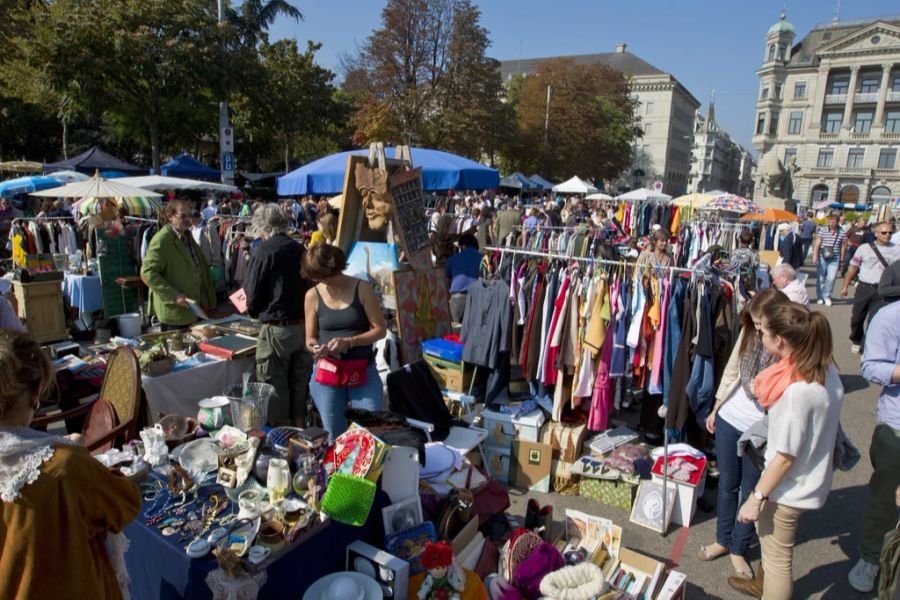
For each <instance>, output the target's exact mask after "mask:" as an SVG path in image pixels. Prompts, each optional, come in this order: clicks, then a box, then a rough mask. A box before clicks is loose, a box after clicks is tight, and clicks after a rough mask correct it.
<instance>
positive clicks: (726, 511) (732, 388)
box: [697, 288, 790, 579]
mask: <svg viewBox="0 0 900 600" xmlns="http://www.w3.org/2000/svg"><path fill="white" fill-rule="evenodd" d="M786 303H790V300H789V299H788V297H787V296H786V295H785V294H784V293H783V292H781V291H779V290H777V289H775V288H766V289H763V290H760V291H759V292H758V293H757V294H756V295H755V296H753V298H752V299H751V300H750V302H748V303H747V305H746V307H745V308H744V310H743V312H742V313H741V325H742V328H741V333H740V335H739V336H738V340H737V343H736V344H735V346H734V350H733V351H732V353H731V357H730V358H729V359H728V364H727V365H726V366H725V371H724V373H723V374H722V381H721V383H720V384H719V389H718V390H717V392H716V404H715V406H714V407H713V410H712V411H711V412H710V414H709V417H708V418H707V419H706V428H707V430H709V432H710V433H714V434H715V436H716V437H715V441H716V464H717V466H718V469H719V485H718V492H717V502H716V541H715V543H713V544H709V545H707V546H703V547H701V548H700V551H699V552H698V554H697V555H698V557H699V558H700V560H703V561H709V560H713V559H715V558H718V557H720V556H724V555H725V554H730V555H731V564H732V566H733V567H734V571H735V573H736V574H737V575H738V576H741V577H746V578H747V579H752V578H753V571H752V569H751V568H750V563H749V562H748V561H747V551H748V550H749V547H750V543H751V542H752V541H753V524H752V523H738V522H736V520H735V518H736V517H737V512H738V508H740V506H741V504H742V503H743V502H744V501H746V500H747V498H748V497H749V496H750V492H752V491H753V488H754V486H756V482H757V480H758V479H759V469H758V468H757V466H756V464H755V462H754V461H753V459H752V458H751V457H750V456H748V455H744V456H738V453H737V444H738V440H739V439H740V437H741V435H742V434H743V433H744V432H745V431H747V430H748V429H749V428H750V427H751V426H752V425H753V424H754V423H756V422H758V421H759V420H760V419H762V418H763V416H764V415H765V413H764V411H763V409H762V407H761V406H760V405H759V404H758V402H757V398H756V395H755V394H754V391H753V380H754V379H755V378H756V376H757V375H758V374H759V372H760V371H762V370H763V369H765V368H766V367H768V366H769V365H771V364H772V363H773V362H774V361H775V357H774V356H772V355H771V354H769V352H768V351H767V350H766V348H765V346H763V344H762V340H761V338H760V335H759V331H760V327H761V325H762V315H763V310H764V309H766V308H767V307H768V306H770V305H775V304H786Z"/></svg>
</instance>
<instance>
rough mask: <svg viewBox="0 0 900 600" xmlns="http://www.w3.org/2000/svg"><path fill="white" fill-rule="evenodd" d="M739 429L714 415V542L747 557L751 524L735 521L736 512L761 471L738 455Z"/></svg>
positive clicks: (752, 527) (747, 459) (748, 460)
mask: <svg viewBox="0 0 900 600" xmlns="http://www.w3.org/2000/svg"><path fill="white" fill-rule="evenodd" d="M741 433H742V432H740V431H738V430H737V429H735V428H734V427H732V426H731V425H730V424H729V423H728V421H726V420H725V419H723V418H721V417H720V416H719V415H718V414H717V415H716V461H717V462H718V465H719V490H718V502H717V503H716V542H718V543H719V545H721V546H723V547H725V548H728V551H729V552H730V553H731V554H736V555H738V556H743V557H744V558H746V557H747V548H748V547H749V546H750V541H751V540H752V539H753V535H754V524H753V523H738V522H737V513H738V510H740V508H741V505H742V504H744V502H746V501H747V497H748V496H750V493H751V492H752V491H753V488H755V487H756V482H757V481H759V476H760V472H759V470H757V468H756V467H755V466H754V465H753V461H751V460H750V458H749V457H747V456H746V455H745V456H738V455H737V443H738V439H740V437H741Z"/></svg>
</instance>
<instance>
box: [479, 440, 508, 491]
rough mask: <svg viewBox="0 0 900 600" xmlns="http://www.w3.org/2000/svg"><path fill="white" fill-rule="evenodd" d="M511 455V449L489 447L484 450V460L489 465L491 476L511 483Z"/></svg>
mask: <svg viewBox="0 0 900 600" xmlns="http://www.w3.org/2000/svg"><path fill="white" fill-rule="evenodd" d="M509 453H510V450H509V448H491V447H487V448H485V450H484V459H485V460H486V461H487V463H488V468H489V469H490V470H491V475H492V476H493V477H494V479H496V480H497V481H501V482H503V483H506V482H508V481H509Z"/></svg>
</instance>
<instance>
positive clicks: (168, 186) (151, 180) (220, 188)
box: [117, 175, 238, 193]
mask: <svg viewBox="0 0 900 600" xmlns="http://www.w3.org/2000/svg"><path fill="white" fill-rule="evenodd" d="M117 181H119V182H121V183H124V184H126V185H133V186H134V187H138V188H141V189H145V190H156V191H163V190H202V191H211V192H227V193H230V192H236V191H238V189H237V188H236V187H235V186H233V185H226V184H224V183H212V182H209V181H200V180H197V179H184V178H182V177H163V176H162V175H147V176H144V177H122V178H120V179H117Z"/></svg>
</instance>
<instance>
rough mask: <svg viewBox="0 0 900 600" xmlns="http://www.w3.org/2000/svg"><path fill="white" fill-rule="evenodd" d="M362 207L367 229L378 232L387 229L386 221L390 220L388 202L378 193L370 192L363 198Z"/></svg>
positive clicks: (389, 205)
mask: <svg viewBox="0 0 900 600" xmlns="http://www.w3.org/2000/svg"><path fill="white" fill-rule="evenodd" d="M362 206H363V211H364V212H365V215H366V222H367V223H368V224H369V229H373V230H375V231H378V230H381V229H384V228H385V227H387V224H388V221H390V219H391V202H390V200H388V199H386V198H385V197H384V196H383V195H382V194H380V193H379V192H376V191H375V190H371V191H370V192H369V194H367V195H365V196H363V198H362Z"/></svg>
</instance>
